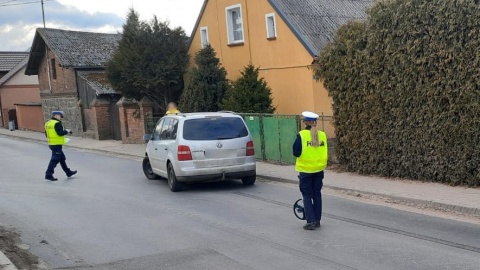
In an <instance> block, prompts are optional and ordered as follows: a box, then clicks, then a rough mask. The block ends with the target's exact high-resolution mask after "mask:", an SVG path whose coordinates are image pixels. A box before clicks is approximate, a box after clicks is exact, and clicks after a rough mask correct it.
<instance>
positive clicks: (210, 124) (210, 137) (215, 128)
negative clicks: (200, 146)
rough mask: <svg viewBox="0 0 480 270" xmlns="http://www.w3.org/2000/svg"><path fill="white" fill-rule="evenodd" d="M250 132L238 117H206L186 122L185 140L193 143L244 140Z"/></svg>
mask: <svg viewBox="0 0 480 270" xmlns="http://www.w3.org/2000/svg"><path fill="white" fill-rule="evenodd" d="M246 136H248V130H247V128H246V127H245V124H244V123H243V121H242V119H241V118H238V117H206V118H199V119H191V120H186V121H185V123H184V124H183V138H184V139H185V140H192V141H214V140H228V139H235V138H243V137H246Z"/></svg>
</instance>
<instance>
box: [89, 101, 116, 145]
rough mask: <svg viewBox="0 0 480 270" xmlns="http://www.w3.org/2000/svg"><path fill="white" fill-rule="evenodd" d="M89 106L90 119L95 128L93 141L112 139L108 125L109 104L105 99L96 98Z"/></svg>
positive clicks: (109, 125) (109, 124)
mask: <svg viewBox="0 0 480 270" xmlns="http://www.w3.org/2000/svg"><path fill="white" fill-rule="evenodd" d="M90 106H91V107H92V118H93V121H94V125H95V127H96V130H95V139H97V140H111V139H113V134H112V128H111V123H110V102H109V101H108V100H105V99H99V98H96V99H94V100H93V101H92V103H91V104H90Z"/></svg>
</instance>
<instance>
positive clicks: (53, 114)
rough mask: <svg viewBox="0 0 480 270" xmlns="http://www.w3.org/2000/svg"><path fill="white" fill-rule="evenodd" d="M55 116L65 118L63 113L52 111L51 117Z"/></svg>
mask: <svg viewBox="0 0 480 270" xmlns="http://www.w3.org/2000/svg"><path fill="white" fill-rule="evenodd" d="M57 114H59V115H61V116H62V117H64V116H65V113H64V112H63V111H52V116H55V115H57Z"/></svg>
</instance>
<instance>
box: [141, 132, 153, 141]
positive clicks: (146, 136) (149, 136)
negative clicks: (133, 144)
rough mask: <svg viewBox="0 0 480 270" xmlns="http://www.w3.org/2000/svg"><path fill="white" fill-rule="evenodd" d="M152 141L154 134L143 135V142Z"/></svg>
mask: <svg viewBox="0 0 480 270" xmlns="http://www.w3.org/2000/svg"><path fill="white" fill-rule="evenodd" d="M151 139H152V134H145V135H143V140H144V141H145V142H146V143H148V141H150V140H151Z"/></svg>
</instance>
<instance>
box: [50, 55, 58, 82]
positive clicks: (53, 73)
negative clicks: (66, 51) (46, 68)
mask: <svg viewBox="0 0 480 270" xmlns="http://www.w3.org/2000/svg"><path fill="white" fill-rule="evenodd" d="M50 63H51V65H52V79H54V80H56V79H57V67H56V66H55V59H52V60H50Z"/></svg>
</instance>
